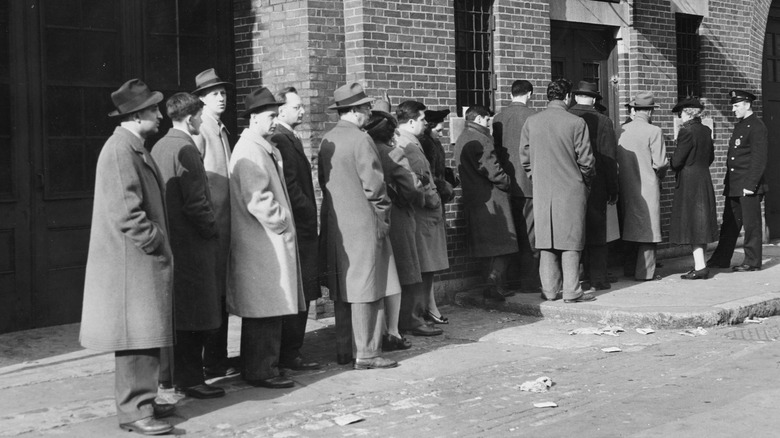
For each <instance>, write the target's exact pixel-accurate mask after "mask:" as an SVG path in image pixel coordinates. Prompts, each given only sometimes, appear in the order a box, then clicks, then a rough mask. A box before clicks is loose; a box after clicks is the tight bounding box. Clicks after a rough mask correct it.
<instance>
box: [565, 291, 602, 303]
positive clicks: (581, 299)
mask: <svg viewBox="0 0 780 438" xmlns="http://www.w3.org/2000/svg"><path fill="white" fill-rule="evenodd" d="M595 300H596V297H595V296H593V295H591V294H586V293H584V294H582V295H580V296H578V297H577V298H570V299H566V298H564V299H563V302H564V303H584V302H586V301H595Z"/></svg>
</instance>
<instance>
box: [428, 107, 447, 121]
mask: <svg viewBox="0 0 780 438" xmlns="http://www.w3.org/2000/svg"><path fill="white" fill-rule="evenodd" d="M449 113H450V110H449V109H443V110H438V111H434V110H425V120H426V121H427V122H428V123H429V124H432V125H433V124H436V125H438V124H439V123H443V122H444V118H445V117H447V115H449Z"/></svg>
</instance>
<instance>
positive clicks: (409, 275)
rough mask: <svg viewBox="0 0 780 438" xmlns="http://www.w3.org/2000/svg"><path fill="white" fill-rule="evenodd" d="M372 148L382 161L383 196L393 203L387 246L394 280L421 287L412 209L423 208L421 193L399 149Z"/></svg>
mask: <svg viewBox="0 0 780 438" xmlns="http://www.w3.org/2000/svg"><path fill="white" fill-rule="evenodd" d="M376 147H377V149H378V150H379V155H380V157H381V158H382V171H383V172H384V175H385V184H386V185H387V194H388V196H389V197H390V200H391V201H392V202H393V206H392V208H391V209H390V223H391V224H392V226H391V227H390V242H391V243H392V245H393V257H394V258H395V265H396V268H397V271H398V279H399V281H400V282H401V284H402V285H409V284H415V283H421V282H422V276H421V275H420V274H421V273H420V257H419V255H418V254H417V241H416V233H417V223H416V222H415V220H414V208H415V207H423V206H424V205H425V192H424V190H423V186H422V183H421V182H420V180H419V179H417V177H416V176H415V175H414V173H413V172H412V169H411V166H409V160H408V159H407V158H406V157H405V156H404V151H403V149H401V148H396V147H393V146H389V145H387V144H385V143H381V142H378V143H376Z"/></svg>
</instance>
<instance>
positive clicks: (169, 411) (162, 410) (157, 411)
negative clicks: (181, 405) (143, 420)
mask: <svg viewBox="0 0 780 438" xmlns="http://www.w3.org/2000/svg"><path fill="white" fill-rule="evenodd" d="M152 408H153V409H154V418H165V417H170V416H171V415H173V414H175V413H176V405H174V404H172V403H164V404H159V403H155V402H152Z"/></svg>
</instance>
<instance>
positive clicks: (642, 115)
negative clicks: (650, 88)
mask: <svg viewBox="0 0 780 438" xmlns="http://www.w3.org/2000/svg"><path fill="white" fill-rule="evenodd" d="M628 106H629V107H630V108H631V109H632V110H633V111H632V113H633V114H634V117H633V120H632V121H631V122H629V123H626V124H625V125H623V126H621V128H620V133H619V140H618V150H617V159H618V165H619V166H620V175H619V177H620V178H619V183H620V201H621V202H620V204H621V206H622V212H623V236H622V237H623V241H624V242H625V243H626V246H627V252H626V254H625V255H624V263H625V264H624V268H623V269H624V274H625V275H626V276H633V277H634V279H636V280H637V281H650V280H660V279H661V277H660V276H659V275H656V273H655V268H656V266H655V247H656V245H657V244H658V243H659V242H661V180H663V177H664V175H665V173H666V169H667V167H668V165H669V160H668V159H667V157H666V146H665V145H664V139H663V133H662V132H661V128H660V127H658V126H655V125H653V124H651V123H650V120H651V117H652V115H653V110H654V109H655V108H659V106H658V105H656V104H655V97H654V96H653V93H651V92H641V93H638V94H637V95H636V97H635V98H634V100H633V101H631V102H629V103H628Z"/></svg>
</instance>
